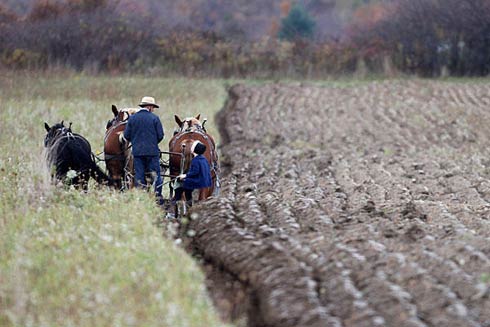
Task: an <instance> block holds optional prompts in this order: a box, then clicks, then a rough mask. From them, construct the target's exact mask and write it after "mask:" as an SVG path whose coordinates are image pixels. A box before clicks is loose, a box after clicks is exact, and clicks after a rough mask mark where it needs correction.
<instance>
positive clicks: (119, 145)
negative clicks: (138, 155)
mask: <svg viewBox="0 0 490 327" xmlns="http://www.w3.org/2000/svg"><path fill="white" fill-rule="evenodd" d="M138 110H139V109H136V108H125V109H121V110H118V109H117V107H116V106H115V105H112V113H113V114H114V118H113V119H111V120H109V121H108V122H107V126H106V132H105V136H104V159H105V164H106V167H107V170H108V171H109V176H110V177H111V178H112V179H113V180H114V184H115V186H116V187H117V188H118V189H120V190H122V189H127V188H131V187H132V186H133V177H134V170H133V155H132V153H131V146H130V145H129V143H127V142H121V141H120V140H119V134H121V133H123V132H124V129H125V128H126V124H127V122H128V118H129V116H131V115H132V114H134V113H136V112H137V111H138Z"/></svg>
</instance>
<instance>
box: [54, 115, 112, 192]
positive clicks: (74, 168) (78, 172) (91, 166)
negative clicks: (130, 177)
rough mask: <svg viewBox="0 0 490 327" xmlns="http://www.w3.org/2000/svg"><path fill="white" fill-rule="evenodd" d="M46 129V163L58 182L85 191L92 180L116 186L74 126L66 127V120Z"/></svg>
mask: <svg viewBox="0 0 490 327" xmlns="http://www.w3.org/2000/svg"><path fill="white" fill-rule="evenodd" d="M44 127H45V128H46V131H47V134H46V137H45V138H44V147H45V148H46V150H47V151H46V161H47V164H48V167H49V168H50V169H51V176H52V177H53V178H55V180H56V182H69V183H70V184H73V185H75V186H76V187H82V188H83V189H84V190H86V189H87V187H88V180H89V179H90V177H92V178H93V179H95V180H96V181H97V182H98V183H99V184H108V185H110V184H112V181H111V179H110V178H109V177H107V175H106V174H104V172H102V170H101V169H100V168H99V167H98V166H97V164H96V163H95V160H94V156H93V154H92V149H91V147H90V143H89V142H88V141H87V139H86V138H84V137H83V136H81V135H79V134H76V133H73V132H72V131H71V123H70V126H69V127H65V125H64V123H63V121H61V123H58V124H55V125H53V126H51V127H49V125H48V123H44ZM69 172H70V173H69Z"/></svg>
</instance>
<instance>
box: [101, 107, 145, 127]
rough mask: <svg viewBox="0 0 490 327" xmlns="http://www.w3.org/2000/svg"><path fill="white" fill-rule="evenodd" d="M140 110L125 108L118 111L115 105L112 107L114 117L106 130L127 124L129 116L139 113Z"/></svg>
mask: <svg viewBox="0 0 490 327" xmlns="http://www.w3.org/2000/svg"><path fill="white" fill-rule="evenodd" d="M139 110H140V108H123V109H117V107H116V106H115V105H112V113H113V114H114V117H113V118H112V119H111V120H109V121H108V122H107V125H106V129H109V128H111V127H113V126H115V125H117V124H120V123H123V122H126V121H127V120H128V119H129V116H131V115H133V114H135V113H137V112H138V111H139Z"/></svg>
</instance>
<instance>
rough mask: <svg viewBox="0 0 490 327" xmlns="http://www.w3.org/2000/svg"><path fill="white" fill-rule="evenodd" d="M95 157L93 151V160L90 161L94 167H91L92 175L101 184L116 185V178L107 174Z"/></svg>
mask: <svg viewBox="0 0 490 327" xmlns="http://www.w3.org/2000/svg"><path fill="white" fill-rule="evenodd" d="M94 157H95V156H94V154H93V153H92V160H91V163H90V165H91V166H92V167H91V168H90V176H91V177H92V178H93V179H95V180H96V181H97V183H99V184H106V185H109V186H112V185H114V180H113V179H112V178H111V177H109V176H107V174H106V173H104V172H103V171H102V169H100V167H99V166H98V165H97V164H96V163H95V160H94Z"/></svg>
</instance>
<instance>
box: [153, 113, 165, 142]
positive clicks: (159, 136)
mask: <svg viewBox="0 0 490 327" xmlns="http://www.w3.org/2000/svg"><path fill="white" fill-rule="evenodd" d="M155 128H156V132H157V140H158V143H160V142H161V141H162V140H163V136H164V133H163V126H162V122H161V121H160V118H157V119H156V126H155Z"/></svg>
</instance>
